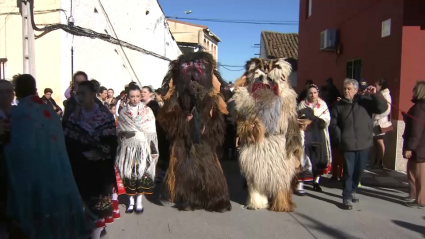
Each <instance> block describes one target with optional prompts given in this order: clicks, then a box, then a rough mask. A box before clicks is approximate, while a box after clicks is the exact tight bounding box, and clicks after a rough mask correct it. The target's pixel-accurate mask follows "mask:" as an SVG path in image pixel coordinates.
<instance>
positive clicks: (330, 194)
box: [304, 185, 342, 199]
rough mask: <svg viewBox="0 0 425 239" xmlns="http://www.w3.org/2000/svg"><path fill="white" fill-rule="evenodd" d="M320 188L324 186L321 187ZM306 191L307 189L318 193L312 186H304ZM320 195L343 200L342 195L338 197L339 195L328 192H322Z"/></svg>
mask: <svg viewBox="0 0 425 239" xmlns="http://www.w3.org/2000/svg"><path fill="white" fill-rule="evenodd" d="M320 186H322V185H320ZM304 189H307V190H309V191H314V192H316V190H314V188H313V187H311V186H310V185H304ZM318 193H320V194H325V195H328V196H331V197H336V198H339V199H342V195H337V194H333V193H330V192H326V191H322V192H318Z"/></svg>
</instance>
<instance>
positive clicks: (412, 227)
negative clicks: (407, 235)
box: [392, 220, 425, 237]
mask: <svg viewBox="0 0 425 239" xmlns="http://www.w3.org/2000/svg"><path fill="white" fill-rule="evenodd" d="M392 222H393V223H394V224H396V225H397V226H400V227H404V228H405V229H408V230H410V231H414V232H417V233H420V234H422V236H423V237H425V227H424V226H420V225H416V224H412V223H409V222H402V221H398V220H392Z"/></svg>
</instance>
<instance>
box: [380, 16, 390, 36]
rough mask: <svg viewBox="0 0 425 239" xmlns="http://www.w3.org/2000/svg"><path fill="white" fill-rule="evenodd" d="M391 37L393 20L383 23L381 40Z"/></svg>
mask: <svg viewBox="0 0 425 239" xmlns="http://www.w3.org/2000/svg"><path fill="white" fill-rule="evenodd" d="M389 35H391V18H390V19H387V20H385V21H383V22H382V29H381V38H384V37H387V36H389Z"/></svg>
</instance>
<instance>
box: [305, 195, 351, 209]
mask: <svg viewBox="0 0 425 239" xmlns="http://www.w3.org/2000/svg"><path fill="white" fill-rule="evenodd" d="M331 194H332V193H331ZM332 195H334V194H332ZM305 196H308V197H311V198H314V199H317V200H320V201H323V202H327V203H329V204H333V205H335V206H336V207H338V208H339V209H344V208H343V205H342V203H340V202H337V201H334V200H331V199H327V198H323V197H319V196H317V195H314V194H311V193H305Z"/></svg>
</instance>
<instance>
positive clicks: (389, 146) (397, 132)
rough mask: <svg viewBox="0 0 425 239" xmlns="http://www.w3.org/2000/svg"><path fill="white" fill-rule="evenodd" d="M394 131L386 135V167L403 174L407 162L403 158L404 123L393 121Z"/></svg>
mask: <svg viewBox="0 0 425 239" xmlns="http://www.w3.org/2000/svg"><path fill="white" fill-rule="evenodd" d="M392 123H393V126H394V130H393V131H392V132H389V133H387V134H386V135H385V148H386V150H385V156H384V166H385V167H386V168H388V169H393V170H397V171H401V172H405V171H406V164H407V160H406V159H404V158H403V132H404V122H403V121H401V120H398V121H397V120H393V121H392Z"/></svg>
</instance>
